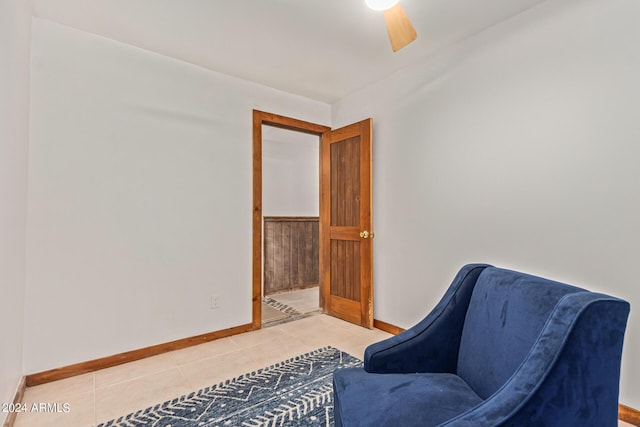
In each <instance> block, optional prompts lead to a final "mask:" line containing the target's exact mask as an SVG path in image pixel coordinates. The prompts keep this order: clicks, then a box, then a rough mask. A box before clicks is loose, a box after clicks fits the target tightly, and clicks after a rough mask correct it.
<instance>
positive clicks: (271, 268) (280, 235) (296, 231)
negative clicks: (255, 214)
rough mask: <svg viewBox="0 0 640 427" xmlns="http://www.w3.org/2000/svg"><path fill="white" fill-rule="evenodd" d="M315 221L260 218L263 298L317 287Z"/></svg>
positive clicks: (290, 218) (317, 257) (297, 218)
mask: <svg viewBox="0 0 640 427" xmlns="http://www.w3.org/2000/svg"><path fill="white" fill-rule="evenodd" d="M318 260H319V255H318V217H283V216H278V217H273V216H271V217H264V294H265V295H271V294H274V293H278V292H283V291H289V290H293V289H302V288H307V287H311V286H317V285H318V283H319V272H318Z"/></svg>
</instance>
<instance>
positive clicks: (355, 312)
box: [251, 110, 374, 329]
mask: <svg viewBox="0 0 640 427" xmlns="http://www.w3.org/2000/svg"><path fill="white" fill-rule="evenodd" d="M265 125H266V126H271V127H275V128H279V129H287V130H293V131H297V132H302V133H306V134H311V135H315V136H316V137H320V138H319V139H320V143H319V156H318V158H319V175H320V176H319V190H318V192H319V195H320V200H319V204H320V209H319V211H320V212H319V232H318V238H319V251H318V252H319V258H320V259H319V274H320V278H319V283H320V294H319V300H320V307H321V309H322V312H323V313H326V314H329V315H331V316H335V317H338V318H340V319H342V320H346V321H348V322H351V323H354V324H356V325H360V326H363V327H365V328H373V324H374V319H373V242H372V240H373V237H374V233H373V229H372V226H373V219H372V210H373V204H372V188H373V187H372V183H373V181H372V176H373V175H372V141H373V138H372V131H373V121H372V120H371V119H370V118H369V119H364V120H361V121H359V122H356V123H352V124H349V125H346V126H343V127H341V128H339V129H331V128H329V127H327V126H322V125H318V124H314V123H309V122H305V121H302V120H297V119H292V118H288V117H284V116H278V115H276V114H271V113H265V112H262V111H257V110H254V111H253V247H252V253H253V258H252V297H251V298H252V326H253V328H254V329H259V328H260V327H261V326H262V294H263V289H262V275H263V219H264V218H263V199H262V196H263V195H262V191H263V188H262V180H263V155H262V140H263V138H262V128H263V126H265Z"/></svg>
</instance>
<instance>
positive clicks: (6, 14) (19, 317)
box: [0, 0, 31, 423]
mask: <svg viewBox="0 0 640 427" xmlns="http://www.w3.org/2000/svg"><path fill="white" fill-rule="evenodd" d="M30 28H31V11H30V3H29V2H26V1H20V0H5V1H2V2H0V236H1V237H0V295H2V297H1V298H2V300H1V301H2V308H1V309H0V327H2V334H0V402H11V401H13V396H14V394H15V392H16V389H17V387H18V383H19V381H20V378H21V376H22V334H23V318H24V316H23V311H24V310H23V309H24V292H25V234H26V212H27V163H28V161H27V153H28V144H29V49H30V48H29V40H30ZM6 415H7V414H4V413H0V423H2V422H3V421H4V419H5V418H6Z"/></svg>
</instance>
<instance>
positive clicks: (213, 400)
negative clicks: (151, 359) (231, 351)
mask: <svg viewBox="0 0 640 427" xmlns="http://www.w3.org/2000/svg"><path fill="white" fill-rule="evenodd" d="M361 365H362V362H361V361H360V360H358V359H356V358H355V357H353V356H351V355H349V354H347V353H344V352H342V351H340V350H338V349H335V348H333V347H325V348H321V349H318V350H315V351H313V352H311V353H307V354H304V355H301V356H297V357H294V358H292V359H289V360H286V361H284V362H280V363H278V364H275V365H272V366H270V367H268V368H264V369H261V370H259V371H256V372H251V373H249V374H245V375H242V376H240V377H237V378H234V379H232V380H227V381H225V382H224V383H220V384H218V385H214V386H212V387H207V388H205V389H202V390H200V391H198V392H195V393H191V394H189V395H187V396H182V397H180V398H177V399H174V400H171V401H168V402H164V403H162V404H159V405H156V406H153V407H151V408H147V409H144V410H141V411H138V412H135V413H133V414H129V415H127V416H125V417H120V418H118V419H115V420H111V421H109V422H106V423H103V424H100V425H99V426H98V427H115V426H118V427H141V426H145V427H227V426H229V427H254V426H255V427H258V426H264V427H266V426H283V427H285V426H286V427H303V426H304V427H307V426H309V427H311V426H323V427H327V426H333V425H334V423H333V388H332V384H331V379H332V374H333V371H334V370H336V369H342V368H345V367H352V366H361Z"/></svg>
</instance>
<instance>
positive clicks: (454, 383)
mask: <svg viewBox="0 0 640 427" xmlns="http://www.w3.org/2000/svg"><path fill="white" fill-rule="evenodd" d="M333 388H334V398H335V402H334V404H335V410H334V413H335V417H336V425H337V426H341V425H342V426H345V427H347V426H348V427H356V426H359V427H364V426H369V427H373V426H375V427H386V426H389V427H390V426H393V427H398V426H402V427H412V426H416V427H417V426H420V427H429V426H437V425H439V424H441V423H443V422H445V421H447V420H450V419H452V418H454V417H455V416H457V415H459V414H461V413H463V412H465V411H467V410H468V409H471V408H473V407H474V406H476V405H478V404H479V403H481V402H482V399H481V398H480V397H479V396H478V395H477V394H476V393H474V391H473V390H472V389H471V388H470V387H469V386H468V385H467V384H466V383H465V382H464V380H462V379H461V378H460V377H458V376H457V375H453V374H433V373H417V374H370V373H368V372H366V371H365V370H364V369H361V368H345V369H340V370H337V371H336V372H334V376H333Z"/></svg>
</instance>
